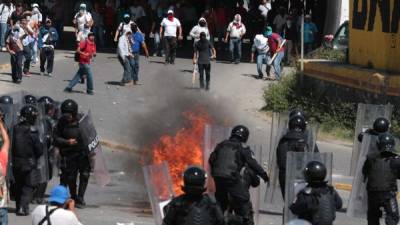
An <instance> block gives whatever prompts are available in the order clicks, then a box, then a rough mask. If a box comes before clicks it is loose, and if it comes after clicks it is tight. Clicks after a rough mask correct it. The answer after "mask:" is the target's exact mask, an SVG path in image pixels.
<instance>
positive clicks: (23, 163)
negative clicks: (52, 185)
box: [12, 122, 43, 214]
mask: <svg viewBox="0 0 400 225" xmlns="http://www.w3.org/2000/svg"><path fill="white" fill-rule="evenodd" d="M42 154H43V146H42V143H41V142H40V139H39V132H38V131H37V129H36V128H35V127H34V126H31V125H29V124H28V123H26V122H22V123H20V124H18V125H16V126H14V135H13V149H12V162H13V175H14V179H15V184H14V191H15V200H16V206H17V213H18V212H20V210H22V211H23V212H24V213H25V214H28V213H29V202H30V201H31V200H32V195H33V191H34V188H35V186H36V185H37V176H39V174H38V172H37V170H36V169H37V160H38V159H39V158H40V156H41V155H42Z"/></svg>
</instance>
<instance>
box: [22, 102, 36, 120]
mask: <svg viewBox="0 0 400 225" xmlns="http://www.w3.org/2000/svg"><path fill="white" fill-rule="evenodd" d="M38 115H39V111H38V110H37V109H36V107H35V106H32V105H26V106H24V107H23V108H22V109H21V121H22V122H27V123H29V124H30V125H34V124H35V122H36V118H37V117H38Z"/></svg>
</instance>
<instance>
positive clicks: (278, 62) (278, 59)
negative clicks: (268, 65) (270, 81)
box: [274, 51, 285, 80]
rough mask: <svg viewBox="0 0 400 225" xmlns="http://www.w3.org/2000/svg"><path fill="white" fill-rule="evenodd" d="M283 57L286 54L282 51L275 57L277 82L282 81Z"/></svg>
mask: <svg viewBox="0 0 400 225" xmlns="http://www.w3.org/2000/svg"><path fill="white" fill-rule="evenodd" d="M283 57H285V53H284V52H283V51H282V52H279V53H278V55H277V56H276V57H275V60H274V70H275V77H276V79H277V80H280V79H281V74H282V68H281V62H282V59H283Z"/></svg>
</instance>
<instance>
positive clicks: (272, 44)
mask: <svg viewBox="0 0 400 225" xmlns="http://www.w3.org/2000/svg"><path fill="white" fill-rule="evenodd" d="M279 40H281V42H282V38H281V36H280V35H279V34H277V33H272V35H271V36H270V37H268V45H269V50H270V51H271V55H274V54H275V52H276V50H277V49H278V48H279V46H278V43H279ZM284 51H285V48H284V47H282V48H281V49H280V50H279V52H284Z"/></svg>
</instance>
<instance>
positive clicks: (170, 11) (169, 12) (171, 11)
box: [164, 9, 174, 14]
mask: <svg viewBox="0 0 400 225" xmlns="http://www.w3.org/2000/svg"><path fill="white" fill-rule="evenodd" d="M164 12H165V11H164ZM167 14H174V10H172V9H170V10H168V12H167Z"/></svg>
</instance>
